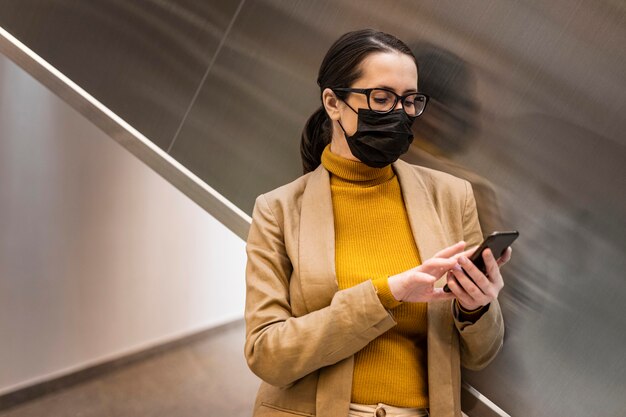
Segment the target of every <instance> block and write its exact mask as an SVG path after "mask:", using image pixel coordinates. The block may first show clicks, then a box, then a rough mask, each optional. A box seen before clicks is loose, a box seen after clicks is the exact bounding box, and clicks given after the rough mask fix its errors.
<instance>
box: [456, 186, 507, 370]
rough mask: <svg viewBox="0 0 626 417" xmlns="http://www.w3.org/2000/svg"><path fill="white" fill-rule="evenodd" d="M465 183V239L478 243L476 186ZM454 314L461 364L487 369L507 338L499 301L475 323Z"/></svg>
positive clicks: (471, 243)
mask: <svg viewBox="0 0 626 417" xmlns="http://www.w3.org/2000/svg"><path fill="white" fill-rule="evenodd" d="M465 185H466V192H465V205H464V210H463V238H464V240H465V241H466V242H468V246H475V245H479V244H480V243H481V241H482V232H481V230H480V224H479V222H478V213H477V210H476V200H475V199H474V194H473V192H472V187H471V185H470V184H469V183H468V182H466V184H465ZM453 317H454V324H455V326H456V329H457V331H458V333H459V337H460V349H461V365H462V366H463V367H464V368H467V369H471V370H479V369H483V368H484V367H486V366H487V365H488V364H489V363H490V362H491V361H492V360H493V358H495V356H496V355H497V353H498V352H499V351H500V349H501V348H502V343H503V339H504V322H503V320H502V312H501V310H500V304H499V303H498V300H497V299H496V300H494V301H492V302H491V303H490V304H489V305H488V306H487V311H486V312H484V313H483V314H482V316H481V317H480V318H479V319H478V320H476V322H474V323H472V322H469V321H459V319H458V316H457V315H456V314H454V313H453Z"/></svg>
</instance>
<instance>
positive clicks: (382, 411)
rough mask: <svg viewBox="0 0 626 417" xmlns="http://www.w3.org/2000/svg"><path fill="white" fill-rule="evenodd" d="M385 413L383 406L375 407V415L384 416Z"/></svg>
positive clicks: (377, 416)
mask: <svg viewBox="0 0 626 417" xmlns="http://www.w3.org/2000/svg"><path fill="white" fill-rule="evenodd" d="M386 415H387V412H386V411H385V409H384V408H382V407H380V408H377V409H376V417H385V416H386Z"/></svg>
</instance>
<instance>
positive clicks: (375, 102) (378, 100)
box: [369, 88, 397, 113]
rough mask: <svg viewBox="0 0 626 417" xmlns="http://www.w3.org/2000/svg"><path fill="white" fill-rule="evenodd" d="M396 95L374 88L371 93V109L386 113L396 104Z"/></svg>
mask: <svg viewBox="0 0 626 417" xmlns="http://www.w3.org/2000/svg"><path fill="white" fill-rule="evenodd" d="M396 100H397V98H396V96H395V95H394V94H393V93H391V92H389V91H386V90H378V89H376V88H375V89H373V90H372V92H371V93H370V102H369V105H370V109H372V110H374V111H377V112H381V113H386V112H388V111H390V110H391V109H393V108H394V107H395V106H396Z"/></svg>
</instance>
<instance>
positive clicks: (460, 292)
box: [448, 272, 475, 305]
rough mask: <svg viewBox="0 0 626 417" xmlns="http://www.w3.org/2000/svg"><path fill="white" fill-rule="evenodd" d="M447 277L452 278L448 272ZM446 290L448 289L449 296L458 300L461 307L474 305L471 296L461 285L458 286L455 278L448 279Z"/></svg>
mask: <svg viewBox="0 0 626 417" xmlns="http://www.w3.org/2000/svg"><path fill="white" fill-rule="evenodd" d="M449 275H451V276H452V277H454V275H453V274H452V272H450V273H449ZM448 288H450V291H451V294H453V295H454V296H455V297H456V299H457V300H459V303H461V304H463V305H473V304H474V303H475V301H474V299H473V298H472V296H471V295H469V294H468V293H467V292H466V291H465V289H464V288H463V287H462V286H461V285H459V283H458V282H457V280H456V279H455V278H449V279H448Z"/></svg>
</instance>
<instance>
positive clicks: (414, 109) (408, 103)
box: [402, 94, 426, 116]
mask: <svg viewBox="0 0 626 417" xmlns="http://www.w3.org/2000/svg"><path fill="white" fill-rule="evenodd" d="M402 106H403V107H404V111H405V112H406V113H407V114H408V115H409V116H419V115H420V114H422V112H423V111H424V108H425V107H426V97H425V96H424V95H422V94H411V95H410V96H408V97H407V98H405V99H404V103H402Z"/></svg>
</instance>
